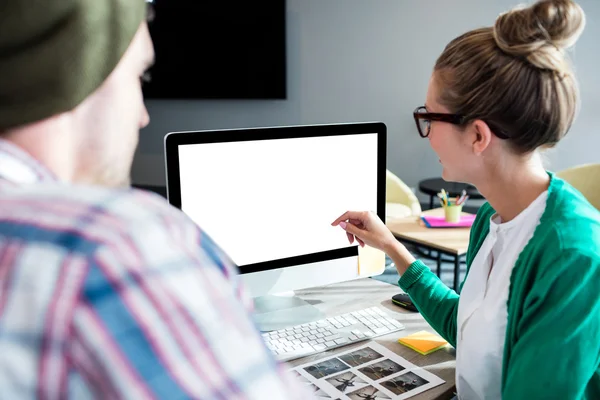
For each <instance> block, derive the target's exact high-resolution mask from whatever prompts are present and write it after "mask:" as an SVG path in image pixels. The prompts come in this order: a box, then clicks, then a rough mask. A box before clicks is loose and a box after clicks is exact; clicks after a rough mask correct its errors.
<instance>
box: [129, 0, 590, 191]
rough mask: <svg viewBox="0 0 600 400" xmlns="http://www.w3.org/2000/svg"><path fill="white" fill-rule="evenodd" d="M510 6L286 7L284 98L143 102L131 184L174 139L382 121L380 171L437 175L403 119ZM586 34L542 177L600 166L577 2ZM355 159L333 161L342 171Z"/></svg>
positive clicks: (303, 2)
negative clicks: (448, 49)
mask: <svg viewBox="0 0 600 400" xmlns="http://www.w3.org/2000/svg"><path fill="white" fill-rule="evenodd" d="M516 3H517V2H516V1H515V0H494V1H485V0H453V1H447V0H419V1H411V0H370V1H364V0H288V3H287V7H288V12H287V19H288V21H287V35H288V37H287V51H288V99H287V100H281V101H262V100H257V101H227V100H219V101H214V100H211V101H149V102H148V109H149V112H150V116H151V123H150V125H149V126H148V127H147V128H146V129H144V130H143V131H142V133H141V138H140V146H139V149H138V152H137V154H136V159H135V162H134V166H133V180H134V182H135V183H143V184H155V185H164V181H165V178H164V176H165V174H164V164H163V155H162V146H163V136H164V135H165V134H166V133H168V132H171V131H176V130H202V129H216V128H219V129H221V128H235V127H247V126H270V125H293V124H312V123H330V122H331V123H335V122H350V121H375V120H377V121H383V122H384V123H385V124H386V125H387V126H388V135H389V139H388V152H387V154H388V168H389V169H391V170H392V171H393V172H395V173H396V174H397V175H399V176H400V177H401V178H402V179H403V180H404V181H405V182H406V183H407V184H408V185H409V186H413V187H414V186H417V184H418V181H419V180H421V179H424V178H427V177H433V176H438V175H439V174H440V172H441V171H440V166H439V163H438V162H437V157H436V156H435V154H434V153H433V152H432V151H431V150H430V149H429V146H428V142H427V140H423V139H421V138H420V137H419V136H418V134H417V132H416V130H415V126H414V122H413V118H412V111H413V110H414V109H415V108H416V107H417V106H419V105H421V104H422V103H423V102H424V97H425V92H426V89H427V83H428V79H429V76H430V73H431V69H432V67H433V64H434V62H435V60H436V58H437V57H438V55H439V54H440V53H441V51H442V50H443V48H444V46H445V45H446V44H447V42H449V41H450V40H451V39H452V38H454V37H455V36H457V35H459V34H460V33H463V32H464V31H466V30H469V29H473V28H477V27H480V26H486V25H491V24H492V23H493V22H494V20H495V18H496V16H497V15H498V14H499V13H500V12H502V11H505V10H506V9H508V8H510V7H511V6H513V5H515V4H516ZM579 4H581V6H582V7H583V8H584V10H585V11H586V14H587V20H588V25H587V28H586V30H585V32H584V34H583V36H582V37H581V39H580V41H579V42H578V44H577V47H576V48H575V50H574V52H573V60H574V63H575V66H576V71H577V74H578V77H579V80H580V83H581V97H582V103H583V105H582V111H581V114H580V116H579V119H578V120H577V122H576V123H575V125H574V126H573V129H572V131H571V132H570V134H569V135H568V136H567V138H566V139H565V140H564V141H563V142H561V143H560V144H559V146H558V147H557V149H555V150H553V151H552V152H551V153H549V154H548V159H549V161H550V163H549V168H550V169H553V170H560V169H562V168H565V167H568V166H571V165H575V164H580V163H584V162H599V161H600V155H599V151H600V75H599V73H598V72H597V71H598V65H599V64H600V41H599V40H598V38H600V1H598V0H580V1H579ZM356 156H357V155H356V154H349V155H346V156H344V155H340V160H339V162H351V161H347V160H351V159H352V158H353V157H356Z"/></svg>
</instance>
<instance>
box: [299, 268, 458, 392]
mask: <svg viewBox="0 0 600 400" xmlns="http://www.w3.org/2000/svg"><path fill="white" fill-rule="evenodd" d="M400 292H402V291H401V290H400V288H398V287H397V286H394V285H390V284H387V283H384V282H380V281H376V280H374V279H369V278H364V279H359V280H354V281H349V282H342V283H336V284H333V285H329V286H323V287H317V288H311V289H304V290H299V291H297V292H296V295H297V296H298V297H300V298H301V299H303V300H305V301H307V302H309V303H310V304H312V305H314V306H315V307H317V308H318V309H319V310H321V311H322V312H323V313H324V314H325V316H326V317H332V316H336V315H339V314H344V313H347V312H351V311H356V310H360V309H363V308H368V307H373V306H378V307H381V308H382V309H383V310H384V311H385V312H386V313H388V314H389V315H390V316H392V317H394V318H396V319H398V320H399V321H400V322H402V323H403V324H404V326H405V329H404V330H402V331H399V332H393V333H390V334H388V335H384V336H380V337H377V338H375V339H374V341H375V342H377V343H378V344H380V345H382V346H385V347H387V348H388V349H390V350H391V351H393V352H394V353H396V354H398V355H400V356H401V357H404V358H405V359H407V360H408V361H410V362H411V363H413V364H415V365H417V366H419V367H423V368H424V369H426V370H427V371H429V372H431V373H432V374H435V375H437V376H439V377H440V378H442V379H443V380H445V381H446V383H444V384H443V385H440V386H438V387H436V388H433V389H430V390H428V391H426V392H423V393H421V394H419V395H417V396H414V397H411V399H414V400H425V399H451V398H452V396H453V391H454V390H455V389H454V370H455V361H454V360H455V352H454V348H452V347H451V346H447V347H446V348H444V349H441V350H438V351H436V352H433V353H431V354H429V355H427V356H423V355H421V354H419V353H417V352H416V351H414V350H411V349H409V348H408V347H406V346H404V345H401V344H400V343H398V342H397V340H398V339H399V338H400V337H402V336H406V335H410V334H411V333H415V332H418V331H420V330H429V331H431V332H435V331H434V330H433V328H431V327H430V326H429V324H428V323H427V322H426V321H425V319H423V317H422V316H421V314H419V313H413V312H409V311H406V310H404V309H402V308H400V307H397V306H395V305H393V304H392V301H391V298H392V296H393V295H395V294H398V293H400ZM366 343H368V342H366V341H363V342H359V343H355V344H353V345H349V346H344V347H340V348H337V349H333V350H329V351H326V352H323V353H319V354H316V355H312V356H308V357H304V358H300V359H297V360H293V361H289V362H288V364H289V365H290V366H292V367H295V366H298V365H300V364H305V363H308V362H311V361H314V360H318V359H320V358H323V357H325V356H331V355H334V354H337V353H342V352H345V351H347V350H350V349H352V348H354V347H359V346H362V345H364V344H366Z"/></svg>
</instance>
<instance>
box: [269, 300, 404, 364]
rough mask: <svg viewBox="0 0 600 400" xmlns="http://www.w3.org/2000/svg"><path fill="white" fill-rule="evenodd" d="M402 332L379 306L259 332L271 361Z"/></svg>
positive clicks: (291, 358)
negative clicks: (271, 355)
mask: <svg viewBox="0 0 600 400" xmlns="http://www.w3.org/2000/svg"><path fill="white" fill-rule="evenodd" d="M402 329H404V325H403V324H401V323H400V322H398V320H396V319H394V318H391V317H390V316H388V315H387V314H386V313H385V312H384V311H383V310H381V309H380V308H379V307H371V308H366V309H364V310H358V311H354V312H350V313H347V314H342V315H338V316H336V317H331V318H325V319H322V320H320V321H315V322H311V323H308V324H302V325H297V326H292V327H289V328H285V329H280V330H276V331H271V332H266V333H263V334H262V336H263V339H264V341H265V343H266V344H267V347H268V348H269V349H270V350H271V352H272V353H273V355H274V356H275V358H276V359H277V360H279V361H282V362H285V361H289V360H293V359H296V358H300V357H306V356H309V355H312V354H316V353H320V352H323V351H326V350H331V349H334V348H336V347H341V346H346V345H348V344H352V343H356V342H361V341H363V340H369V339H371V338H374V337H377V336H382V335H386V334H388V333H391V332H395V331H399V330H402Z"/></svg>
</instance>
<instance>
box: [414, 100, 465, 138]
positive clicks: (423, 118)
mask: <svg viewBox="0 0 600 400" xmlns="http://www.w3.org/2000/svg"><path fill="white" fill-rule="evenodd" d="M414 116H415V123H416V124H417V129H418V131H419V135H421V137H423V138H426V137H427V136H429V132H430V131H431V121H440V122H447V123H449V124H453V125H462V124H464V123H465V122H466V118H465V117H464V115H459V114H442V113H430V112H427V109H426V108H425V107H423V106H421V107H417V109H416V110H415V112H414Z"/></svg>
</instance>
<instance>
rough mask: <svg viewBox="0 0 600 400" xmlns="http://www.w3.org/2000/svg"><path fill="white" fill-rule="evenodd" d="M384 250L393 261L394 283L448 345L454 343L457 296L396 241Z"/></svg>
mask: <svg viewBox="0 0 600 400" xmlns="http://www.w3.org/2000/svg"><path fill="white" fill-rule="evenodd" d="M386 253H387V254H388V256H389V257H390V258H391V259H392V260H393V261H394V263H395V264H396V268H397V269H398V273H399V274H400V276H401V278H400V280H399V281H398V284H399V285H400V287H401V288H402V290H404V291H405V292H406V293H408V294H409V295H410V298H411V299H412V301H413V303H414V304H415V306H416V307H417V308H418V309H419V312H420V313H421V315H422V316H423V318H425V320H426V321H427V322H428V323H429V324H430V325H431V326H432V327H433V329H435V330H436V331H437V332H438V333H439V334H440V335H441V336H442V337H443V338H444V339H446V340H447V341H448V342H449V343H450V344H451V345H452V346H456V329H457V328H456V315H457V312H458V299H459V296H458V294H456V292H455V291H454V290H452V289H450V288H448V286H446V285H445V284H444V283H443V282H442V281H441V280H440V279H439V278H438V277H437V276H436V275H435V274H434V273H433V272H431V270H430V269H429V267H428V266H426V265H425V264H423V263H422V262H421V261H416V260H415V259H414V257H413V256H412V255H411V254H410V252H409V251H408V250H407V249H406V248H405V247H404V246H403V245H402V244H400V243H399V242H395V243H394V244H392V245H391V246H390V248H388V249H387V251H386Z"/></svg>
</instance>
